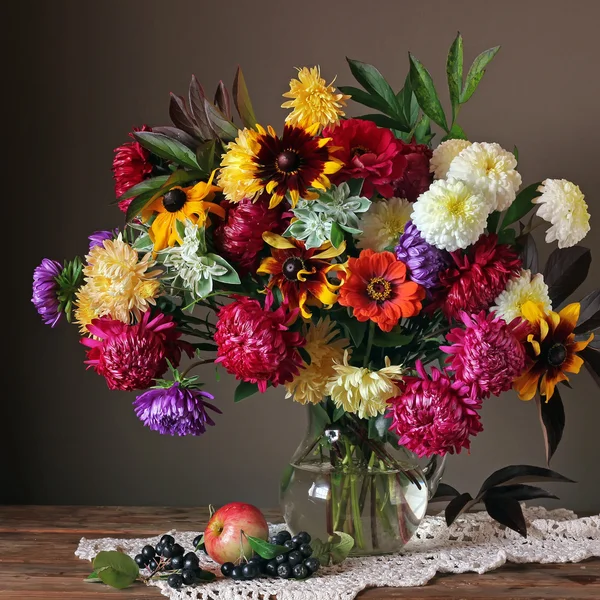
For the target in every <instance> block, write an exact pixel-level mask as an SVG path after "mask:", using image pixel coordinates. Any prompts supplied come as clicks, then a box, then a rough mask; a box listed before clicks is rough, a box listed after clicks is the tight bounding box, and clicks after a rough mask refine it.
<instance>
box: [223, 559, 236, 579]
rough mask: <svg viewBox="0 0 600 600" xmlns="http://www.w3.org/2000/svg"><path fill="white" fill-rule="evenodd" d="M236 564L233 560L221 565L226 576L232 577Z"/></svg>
mask: <svg viewBox="0 0 600 600" xmlns="http://www.w3.org/2000/svg"><path fill="white" fill-rule="evenodd" d="M234 566H235V565H234V564H233V563H232V562H226V563H223V564H222V565H221V573H223V575H225V577H231V572H232V571H233V568H234Z"/></svg>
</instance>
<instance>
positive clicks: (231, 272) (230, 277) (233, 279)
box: [206, 254, 242, 285]
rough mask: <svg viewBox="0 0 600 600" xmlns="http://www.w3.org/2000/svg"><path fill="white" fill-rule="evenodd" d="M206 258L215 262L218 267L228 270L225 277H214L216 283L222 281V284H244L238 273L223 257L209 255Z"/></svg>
mask: <svg viewBox="0 0 600 600" xmlns="http://www.w3.org/2000/svg"><path fill="white" fill-rule="evenodd" d="M206 258H210V259H211V260H214V261H215V262H216V263H217V264H218V265H221V266H222V267H225V268H226V269H227V273H226V274H225V275H219V276H218V277H213V279H214V280H215V281H220V282H221V283H230V284H232V285H239V284H240V283H242V282H241V280H240V276H239V275H238V274H237V271H236V270H235V269H234V268H233V267H232V266H231V265H230V264H229V263H228V262H227V261H226V260H225V259H224V258H223V257H222V256H219V255H218V254H207V255H206Z"/></svg>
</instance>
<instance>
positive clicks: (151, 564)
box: [148, 558, 158, 571]
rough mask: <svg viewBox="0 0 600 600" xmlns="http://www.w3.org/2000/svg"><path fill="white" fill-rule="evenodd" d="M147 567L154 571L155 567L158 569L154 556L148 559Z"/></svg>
mask: <svg viewBox="0 0 600 600" xmlns="http://www.w3.org/2000/svg"><path fill="white" fill-rule="evenodd" d="M148 568H149V569H150V570H151V571H156V569H158V561H157V560H156V559H155V558H151V559H150V560H149V561H148Z"/></svg>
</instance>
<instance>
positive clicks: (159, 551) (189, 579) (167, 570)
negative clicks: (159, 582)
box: [135, 534, 206, 590]
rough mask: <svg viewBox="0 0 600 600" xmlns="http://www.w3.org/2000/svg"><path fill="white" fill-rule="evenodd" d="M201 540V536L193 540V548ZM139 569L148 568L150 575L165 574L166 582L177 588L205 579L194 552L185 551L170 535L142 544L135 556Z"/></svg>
mask: <svg viewBox="0 0 600 600" xmlns="http://www.w3.org/2000/svg"><path fill="white" fill-rule="evenodd" d="M201 542H202V536H198V537H196V539H195V540H194V542H193V543H194V548H198V546H199V545H200V544H201ZM135 562H136V563H137V565H138V566H139V567H140V569H148V570H149V571H150V576H153V575H156V574H158V573H160V574H164V575H167V574H168V578H167V583H168V584H169V586H171V587H172V588H174V589H176V590H178V589H180V588H181V587H183V586H184V585H194V584H196V583H200V582H201V581H203V580H205V579H206V573H205V572H204V571H203V569H201V568H200V560H199V559H198V555H197V554H196V553H195V552H187V553H186V552H185V550H184V549H183V546H181V544H178V543H177V542H175V538H174V537H173V536H172V535H168V534H167V535H163V536H162V537H161V538H160V542H158V544H156V547H154V546H150V545H148V546H144V547H143V548H142V551H141V552H140V554H138V555H137V556H136V557H135Z"/></svg>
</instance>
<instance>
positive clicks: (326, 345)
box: [285, 317, 350, 404]
mask: <svg viewBox="0 0 600 600" xmlns="http://www.w3.org/2000/svg"><path fill="white" fill-rule="evenodd" d="M339 334H340V332H339V330H338V329H336V327H335V326H334V325H333V324H332V322H331V319H330V318H329V317H325V318H324V319H319V321H318V322H317V323H316V324H312V323H311V324H310V326H309V327H308V332H307V333H306V345H305V346H304V350H306V352H308V354H309V356H310V364H307V363H304V366H303V368H302V369H301V370H300V373H299V374H298V375H297V376H296V377H294V379H293V380H292V381H291V382H289V383H286V384H285V387H286V389H287V394H286V398H291V397H293V398H294V400H295V401H296V402H300V404H306V403H310V404H317V403H318V402H321V400H323V398H324V397H325V396H326V395H327V394H326V391H325V390H326V388H327V383H328V382H329V379H330V378H331V377H332V376H334V375H335V370H334V364H335V363H336V362H337V363H340V362H342V360H343V357H344V349H345V348H346V347H347V346H348V345H349V344H350V341H349V340H347V339H346V338H341V337H338V336H339ZM336 338H337V339H336Z"/></svg>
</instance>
